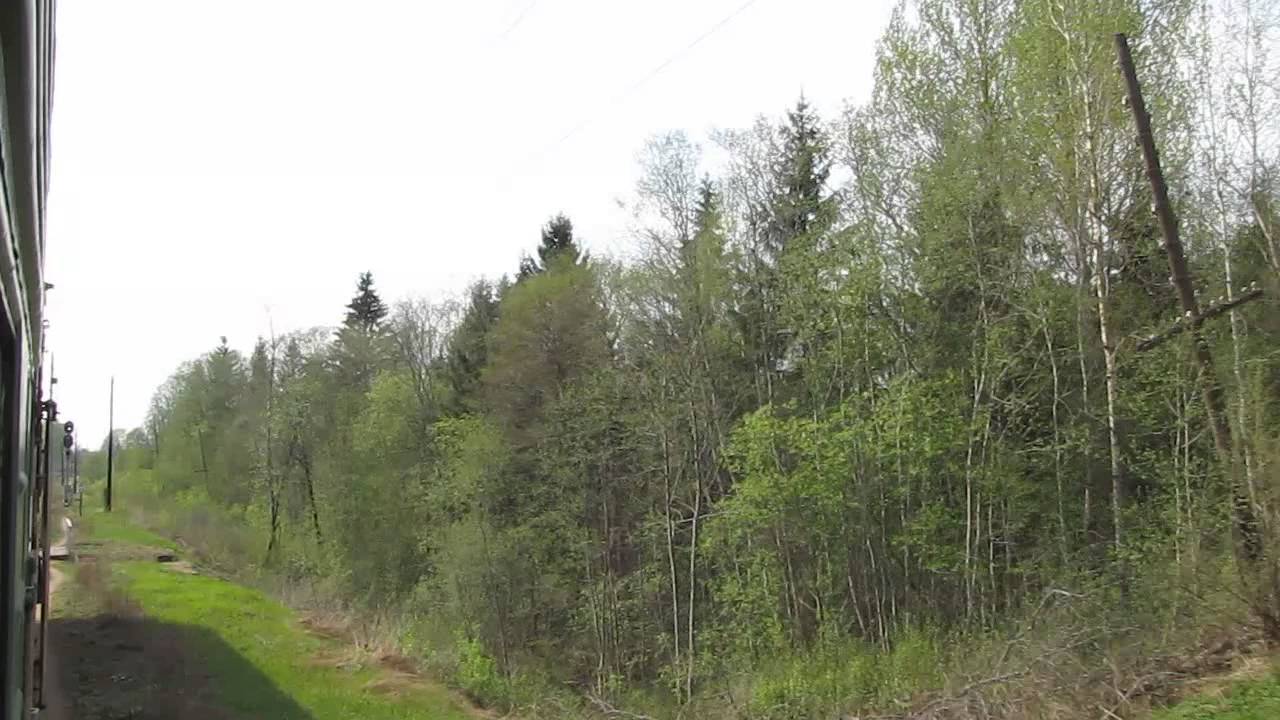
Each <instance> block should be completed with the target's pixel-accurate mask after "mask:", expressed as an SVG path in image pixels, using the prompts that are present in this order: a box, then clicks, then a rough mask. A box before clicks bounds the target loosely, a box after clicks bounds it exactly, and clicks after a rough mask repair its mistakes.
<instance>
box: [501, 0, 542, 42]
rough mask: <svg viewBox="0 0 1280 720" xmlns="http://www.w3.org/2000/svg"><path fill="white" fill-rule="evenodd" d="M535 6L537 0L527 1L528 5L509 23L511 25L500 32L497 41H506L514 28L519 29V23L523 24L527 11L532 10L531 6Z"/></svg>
mask: <svg viewBox="0 0 1280 720" xmlns="http://www.w3.org/2000/svg"><path fill="white" fill-rule="evenodd" d="M537 4H538V0H529V4H527V5H525V6H524V9H523V10H521V11H520V14H519V15H516V19H515V20H513V21H511V24H510V25H508V26H507V29H506V30H503V31H502V34H501V35H499V36H498V39H499V40H506V39H507V36H508V35H510V34H511V33H512V32H514V31H515V29H516V28H518V27H520V23H522V22H524V18H525V16H526V15H528V14H529V11H530V10H532V9H533V6H534V5H537Z"/></svg>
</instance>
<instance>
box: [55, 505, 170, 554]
mask: <svg viewBox="0 0 1280 720" xmlns="http://www.w3.org/2000/svg"><path fill="white" fill-rule="evenodd" d="M72 520H73V521H75V522H77V523H79V527H80V528H82V529H83V532H84V536H82V537H81V538H80V539H81V540H96V541H98V542H101V543H115V544H119V545H138V546H144V547H155V548H163V549H165V550H177V549H178V544H177V543H175V542H174V541H172V540H170V539H169V538H166V537H161V536H160V535H157V534H155V533H153V532H151V531H149V530H144V529H142V528H140V527H137V526H136V525H132V524H130V523H129V519H128V517H126V516H125V514H124V513H123V512H110V513H108V512H103V511H101V510H97V511H94V512H88V513H86V514H85V516H84V519H83V521H80V519H79V518H75V517H73V518H72Z"/></svg>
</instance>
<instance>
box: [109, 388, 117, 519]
mask: <svg viewBox="0 0 1280 720" xmlns="http://www.w3.org/2000/svg"><path fill="white" fill-rule="evenodd" d="M115 421H116V378H115V376H114V375H112V376H111V395H110V399H109V400H108V401H107V512H111V469H112V466H113V465H114V464H115V463H114V462H113V460H114V459H115V448H116V431H115Z"/></svg>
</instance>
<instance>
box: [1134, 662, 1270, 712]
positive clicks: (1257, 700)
mask: <svg viewBox="0 0 1280 720" xmlns="http://www.w3.org/2000/svg"><path fill="white" fill-rule="evenodd" d="M1276 713H1280V674H1276V673H1275V672H1274V671H1273V672H1272V674H1271V676H1270V677H1266V678H1262V679H1258V680H1249V681H1246V682H1242V683H1240V684H1238V685H1235V686H1233V687H1231V688H1230V689H1229V690H1228V691H1227V692H1226V693H1225V694H1224V695H1222V696H1220V697H1196V698H1192V699H1190V700H1184V701H1183V702H1181V703H1179V704H1178V705H1177V706H1175V707H1173V708H1171V709H1168V710H1163V711H1159V712H1156V713H1155V714H1154V715H1153V716H1152V720H1264V719H1265V718H1272V717H1275V716H1276Z"/></svg>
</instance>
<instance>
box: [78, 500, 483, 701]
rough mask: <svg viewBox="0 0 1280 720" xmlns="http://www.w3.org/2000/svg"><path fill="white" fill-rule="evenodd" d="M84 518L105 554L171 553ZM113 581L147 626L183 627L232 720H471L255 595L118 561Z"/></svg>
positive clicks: (115, 525)
mask: <svg viewBox="0 0 1280 720" xmlns="http://www.w3.org/2000/svg"><path fill="white" fill-rule="evenodd" d="M86 520H89V522H87V523H86V524H85V531H86V532H85V534H86V535H87V536H88V538H89V539H92V540H94V541H97V542H100V543H102V546H103V549H105V550H108V551H110V550H113V549H117V550H118V549H123V548H124V547H125V546H146V547H163V548H174V547H175V545H174V543H173V542H171V541H168V540H166V539H164V538H161V537H159V536H157V535H155V534H153V533H150V532H148V531H146V530H142V529H140V528H137V527H134V526H131V525H129V524H128V522H127V521H126V519H125V518H124V517H123V516H122V515H121V514H112V515H107V514H105V513H96V514H94V515H93V516H92V517H91V518H90V517H86ZM135 557H136V556H135ZM111 574H112V578H111V581H110V583H111V585H112V586H114V587H116V588H117V589H118V590H119V591H120V592H122V593H123V594H124V595H127V597H128V598H129V601H130V602H132V603H136V604H137V606H139V607H140V608H141V610H142V612H143V614H144V615H145V616H146V618H147V619H149V620H152V621H155V622H158V623H164V624H168V625H176V626H181V627H182V628H183V629H184V633H183V637H184V638H186V640H184V643H183V644H184V646H185V651H186V652H187V653H188V654H190V655H191V656H195V657H199V658H200V659H201V662H202V663H203V665H204V666H205V668H206V670H207V671H208V673H209V674H210V676H211V685H212V688H213V691H214V693H215V697H216V699H217V700H218V703H219V704H220V705H222V706H223V707H224V708H225V709H226V710H228V711H230V714H231V716H232V717H242V718H260V717H271V718H282V719H283V718H288V719H289V720H347V719H351V720H354V719H356V718H360V719H362V720H363V719H364V718H419V719H422V720H462V719H463V718H470V717H472V716H473V715H472V714H471V713H469V712H468V710H467V709H466V708H465V707H464V706H463V705H462V704H461V703H460V701H459V700H457V699H456V698H455V696H454V695H453V694H451V693H450V692H449V691H448V690H446V689H444V688H443V687H440V686H437V685H434V684H432V683H430V682H428V681H425V680H422V679H421V678H417V677H412V676H405V675H404V674H403V673H394V672H391V671H390V670H389V669H388V668H387V667H384V666H383V665H382V664H381V663H380V662H379V661H378V658H376V657H374V656H373V655H372V654H371V653H368V652H362V651H361V650H359V649H358V648H356V647H354V646H353V645H352V644H351V643H349V642H344V641H342V640H338V639H331V638H327V637H320V636H317V635H314V634H312V633H309V632H307V631H306V630H305V629H304V628H303V627H302V626H301V625H300V623H299V619H298V618H297V617H296V615H295V614H294V612H293V611H291V610H290V609H288V608H287V607H285V606H284V605H281V604H280V603H278V602H276V601H274V600H272V599H271V598H269V597H267V596H266V595H264V594H263V593H261V592H259V591H257V590H253V589H250V588H246V587H243V586H241V585H237V584H235V583H232V582H228V581H226V580H222V579H218V578H214V577H209V576H205V575H198V574H197V575H193V574H186V573H182V572H174V571H173V570H172V569H170V568H168V567H166V566H165V565H162V564H158V563H155V562H150V561H130V562H117V563H114V565H113V566H112V570H111ZM70 588H71V586H70V585H68V589H70ZM67 595H71V597H66V596H67ZM75 595H76V592H75V591H72V592H70V593H64V601H63V603H64V604H63V607H64V608H65V611H68V614H70V615H76V614H83V613H85V612H88V611H89V610H90V608H89V605H90V604H91V603H90V601H89V599H87V598H77V597H75ZM82 606H83V607H82Z"/></svg>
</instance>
